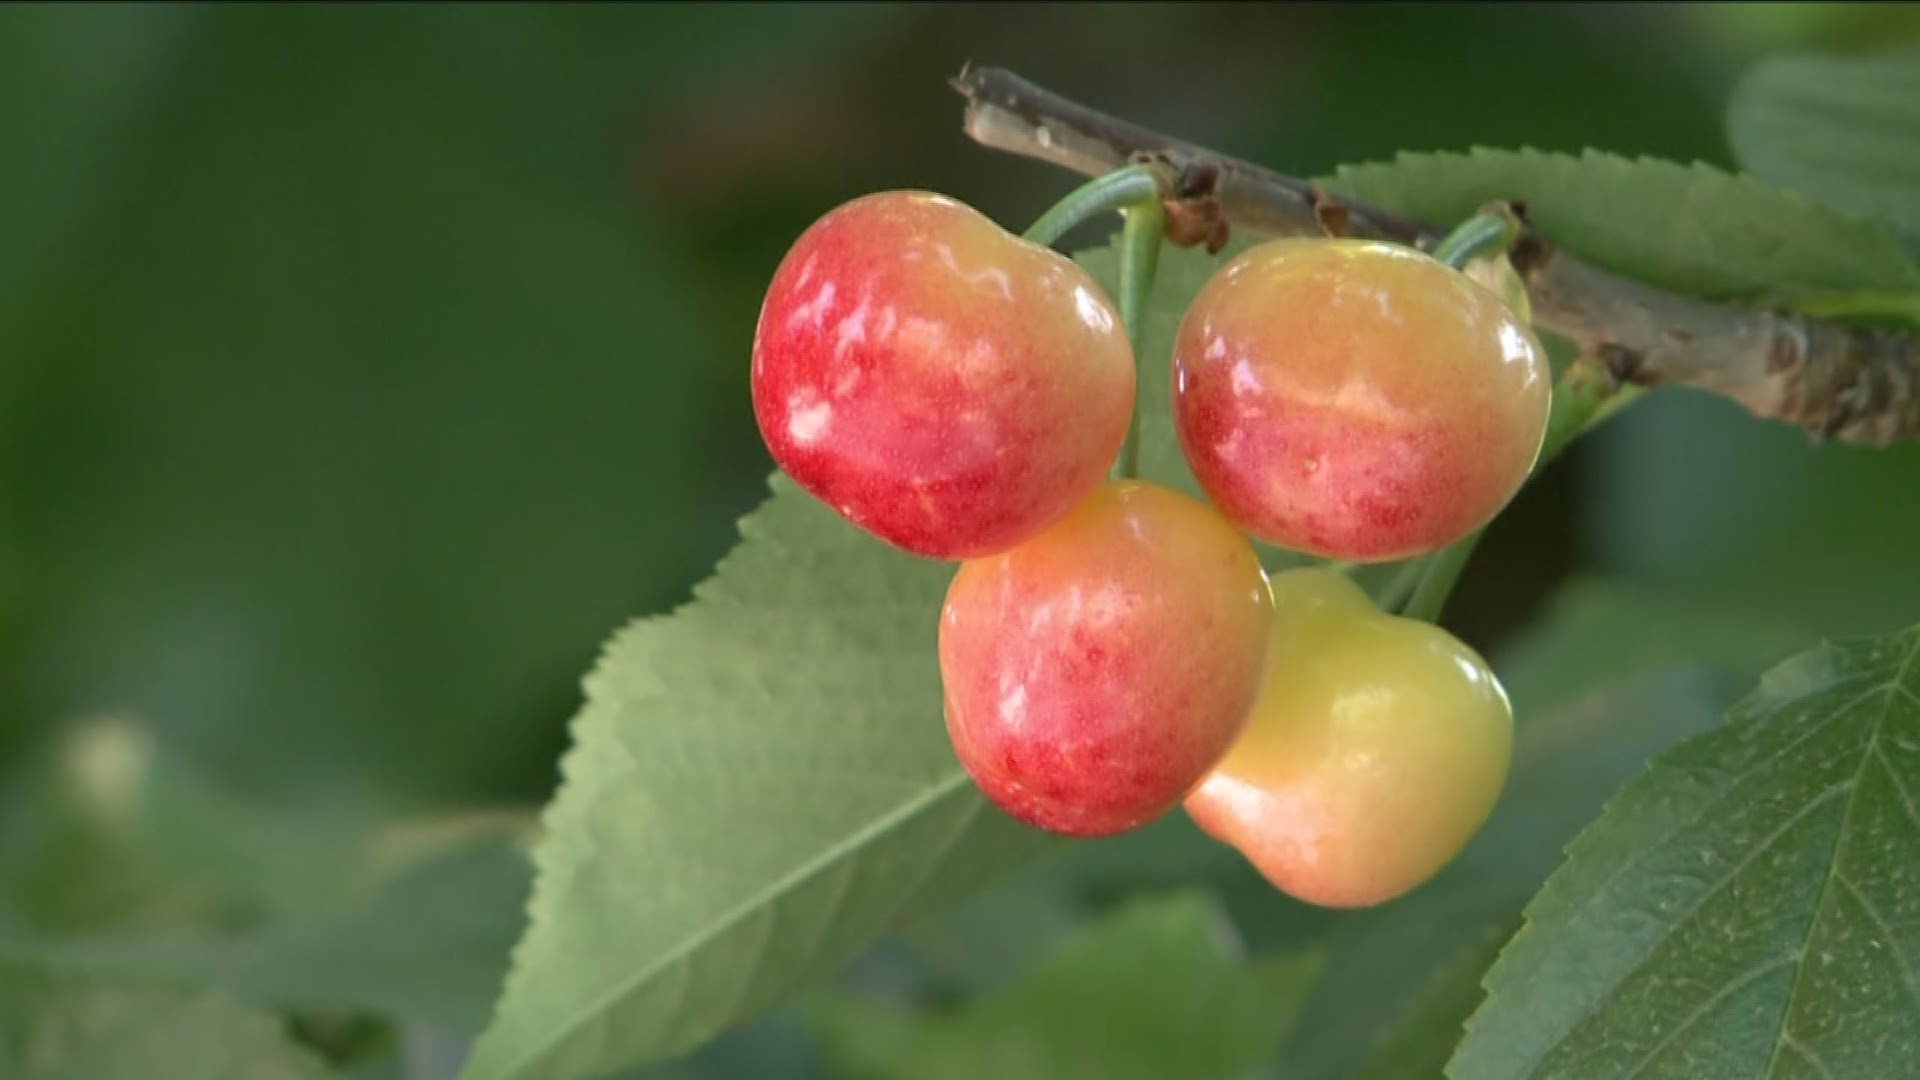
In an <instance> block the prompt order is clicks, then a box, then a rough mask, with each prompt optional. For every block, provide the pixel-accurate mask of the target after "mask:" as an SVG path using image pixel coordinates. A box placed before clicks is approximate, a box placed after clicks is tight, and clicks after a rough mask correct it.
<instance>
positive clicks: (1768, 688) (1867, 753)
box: [1446, 628, 1920, 1080]
mask: <svg viewBox="0 0 1920 1080" xmlns="http://www.w3.org/2000/svg"><path fill="white" fill-rule="evenodd" d="M1894 636H1896V637H1898V636H1905V637H1908V638H1910V639H1912V644H1911V645H1909V646H1908V649H1907V654H1906V656H1905V657H1904V658H1903V659H1902V661H1901V664H1900V666H1899V668H1897V669H1896V670H1895V672H1894V675H1893V677H1892V678H1890V679H1888V680H1887V681H1885V682H1882V683H1877V684H1875V685H1873V686H1871V687H1869V688H1867V689H1866V690H1863V691H1862V692H1861V693H1860V694H1859V695H1858V696H1857V697H1855V698H1853V699H1850V700H1849V702H1848V703H1847V704H1846V705H1844V706H1841V707H1839V708H1836V709H1834V710H1833V711H1832V713H1830V714H1829V715H1828V716H1826V717H1823V718H1821V719H1820V720H1818V721H1816V722H1814V723H1813V724H1811V725H1809V730H1808V731H1806V732H1803V733H1801V734H1800V735H1799V736H1798V737H1796V738H1795V739H1794V740H1793V741H1792V742H1791V743H1789V744H1787V745H1786V746H1784V747H1781V748H1780V749H1779V750H1778V751H1776V752H1775V753H1773V754H1771V755H1769V756H1768V757H1767V758H1766V759H1764V760H1763V761H1761V762H1757V763H1755V764H1754V766H1752V767H1751V768H1750V769H1748V770H1747V772H1748V774H1751V773H1752V772H1753V771H1755V770H1757V769H1759V768H1760V767H1762V766H1764V765H1767V764H1770V763H1772V762H1773V761H1775V760H1778V759H1779V758H1780V757H1781V756H1783V755H1785V754H1788V753H1791V752H1792V751H1793V750H1794V749H1795V748H1796V747H1798V746H1799V745H1800V744H1801V743H1803V742H1804V741H1805V740H1806V739H1808V738H1811V737H1812V736H1813V735H1815V734H1817V733H1818V732H1819V731H1820V730H1823V729H1824V728H1825V726H1826V725H1827V724H1828V723H1830V722H1832V719H1833V718H1834V717H1837V716H1840V715H1842V714H1843V713H1845V712H1846V711H1847V710H1848V709H1851V708H1853V707H1854V706H1855V705H1858V704H1859V703H1860V702H1862V701H1865V700H1867V699H1868V698H1870V697H1872V696H1873V695H1875V694H1879V693H1889V694H1891V693H1895V692H1899V693H1906V694H1908V695H1911V694H1912V691H1910V690H1906V689H1905V687H1904V686H1903V685H1902V682H1903V680H1904V679H1905V678H1906V675H1907V672H1908V670H1909V669H1911V668H1912V667H1913V664H1914V660H1915V659H1916V658H1917V657H1920V628H1916V629H1913V630H1909V631H1907V632H1906V633H1905V634H1904V635H1894ZM1835 646H1836V643H1835V642H1834V641H1832V640H1830V639H1823V640H1821V641H1820V642H1819V643H1817V644H1816V645H1815V646H1814V647H1813V648H1811V649H1808V650H1807V651H1806V652H1804V653H1801V654H1800V655H1798V656H1795V657H1792V658H1790V659H1788V660H1786V661H1783V662H1782V663H1780V664H1778V665H1776V666H1775V667H1774V668H1772V669H1770V670H1768V671H1767V672H1765V673H1764V674H1763V675H1762V676H1761V677H1760V681H1759V685H1758V686H1757V687H1756V688H1755V689H1754V691H1753V692H1752V693H1751V694H1749V695H1748V696H1747V697H1745V698H1743V699H1741V700H1740V701H1739V702H1736V703H1735V704H1734V705H1733V706H1732V707H1730V708H1729V709H1728V710H1727V715H1728V716H1735V715H1739V714H1741V713H1742V712H1743V710H1745V709H1746V708H1747V707H1748V705H1749V704H1751V703H1754V702H1759V701H1763V700H1764V699H1765V698H1766V697H1767V695H1768V694H1769V693H1771V692H1777V690H1778V688H1779V686H1780V684H1781V683H1783V682H1784V681H1785V680H1786V679H1788V678H1790V677H1798V676H1801V675H1803V674H1805V671H1806V669H1809V668H1815V667H1819V666H1821V665H1822V662H1823V661H1825V660H1826V659H1827V658H1828V657H1829V656H1830V655H1831V654H1832V652H1833V650H1834V648H1835ZM1844 681H1845V678H1844V677H1834V678H1831V679H1829V680H1828V681H1827V683H1826V684H1825V685H1824V686H1807V687H1804V688H1802V689H1801V692H1802V693H1813V692H1818V691H1819V690H1824V689H1831V688H1832V687H1833V686H1836V685H1839V684H1840V683H1842V682H1844ZM1884 720H1885V718H1884V716H1883V717H1882V718H1881V719H1880V720H1876V721H1875V722H1874V729H1873V734H1872V735H1871V736H1869V738H1868V746H1867V748H1866V749H1865V750H1863V751H1862V752H1861V764H1860V767H1859V769H1858V770H1856V772H1855V775H1854V778H1853V779H1852V780H1851V781H1848V782H1847V783H1846V784H1837V785H1835V786H1834V787H1833V788H1831V789H1829V790H1828V791H1827V792H1823V793H1822V794H1821V795H1820V796H1818V797H1816V798H1815V799H1814V800H1812V801H1810V802H1809V804H1808V808H1811V807H1812V806H1815V805H1818V804H1820V803H1824V802H1825V801H1826V800H1827V799H1828V798H1830V797H1831V796H1832V795H1833V794H1837V793H1838V792H1840V791H1843V790H1844V791H1853V790H1856V789H1857V788H1858V787H1859V775H1860V773H1861V772H1864V771H1865V768H1866V762H1867V761H1869V760H1871V759H1872V757H1873V756H1874V752H1873V747H1874V744H1875V742H1876V741H1877V740H1878V739H1879V737H1880V728H1881V724H1882V723H1883V722H1884ZM1726 727H1727V725H1726V724H1725V723H1722V724H1721V725H1719V726H1717V727H1715V728H1714V729H1712V730H1710V731H1708V732H1706V733H1705V734H1703V735H1700V736H1697V737H1696V738H1710V737H1712V736H1714V735H1718V734H1720V733H1721V732H1722V731H1724V730H1725V729H1726ZM1688 741H1692V740H1688ZM1680 745H1684V744H1677V745H1676V746H1674V747H1670V748H1668V749H1667V750H1666V751H1664V752H1662V753H1661V754H1659V755H1658V756H1656V757H1655V758H1654V759H1653V760H1651V761H1649V762H1648V763H1647V766H1646V768H1645V769H1643V770H1642V771H1641V773H1640V775H1639V776H1637V777H1635V778H1634V779H1633V780H1631V781H1629V782H1628V783H1626V784H1625V785H1623V786H1622V787H1621V788H1620V790H1619V791H1618V792H1616V793H1615V794H1614V796H1613V797H1612V798H1610V799H1608V800H1607V801H1606V803H1605V805H1604V806H1602V807H1601V810H1600V814H1599V816H1597V817H1596V818H1594V820H1593V821H1591V822H1589V823H1588V824H1587V825H1586V827H1584V828H1582V829H1581V830H1580V831H1579V832H1578V833H1576V834H1575V835H1574V837H1573V839H1572V840H1570V841H1568V843H1567V845H1566V847H1565V848H1563V849H1562V851H1563V857H1562V859H1561V862H1560V866H1558V867H1556V868H1555V869H1554V872H1553V874H1551V875H1549V876H1548V878H1547V882H1546V884H1545V885H1542V886H1541V888H1540V891H1539V892H1538V893H1535V894H1534V898H1533V899H1532V900H1531V901H1529V902H1528V903H1527V906H1526V908H1525V909H1524V910H1523V911H1522V912H1521V916H1520V919H1521V924H1520V929H1519V930H1517V931H1515V932H1514V935H1513V937H1512V938H1510V939H1508V941H1507V943H1506V944H1505V945H1504V946H1502V947H1501V949H1500V952H1499V954H1498V955H1497V956H1495V957H1494V960H1493V963H1492V964H1490V965H1488V967H1487V970H1486V972H1485V974H1483V975H1482V976H1481V979H1480V989H1481V990H1482V991H1484V992H1485V995H1486V996H1485V998H1484V999H1483V1000H1482V1001H1481V1003H1480V1006H1479V1007H1478V1008H1476V1009H1475V1010H1474V1012H1473V1014H1472V1015H1471V1016H1469V1017H1468V1018H1467V1022H1466V1024H1465V1025H1463V1026H1462V1028H1461V1033H1462V1037H1461V1041H1460V1044H1459V1046H1456V1048H1455V1051H1454V1057H1453V1058H1452V1059H1449V1061H1448V1063H1447V1068H1446V1075H1447V1077H1448V1078H1449V1080H1465V1078H1462V1077H1459V1076H1457V1075H1456V1074H1455V1072H1454V1065H1455V1063H1456V1062H1457V1061H1458V1058H1459V1048H1460V1046H1464V1045H1465V1044H1466V1041H1467V1037H1468V1036H1470V1035H1471V1034H1472V1033H1473V1032H1474V1031H1475V1030H1476V1028H1478V1027H1479V1024H1478V1020H1479V1019H1480V1016H1481V1014H1482V1013H1483V1012H1485V1011H1486V1010H1487V1009H1488V1008H1490V1007H1491V1006H1492V1005H1493V1004H1494V1003H1495V1002H1496V1001H1497V1000H1500V999H1502V998H1504V996H1505V995H1502V994H1501V993H1499V992H1498V991H1497V990H1496V989H1495V988H1494V986H1493V985H1492V981H1493V976H1494V974H1495V973H1496V972H1497V971H1499V970H1500V968H1501V966H1502V964H1504V963H1505V962H1506V960H1507V957H1508V954H1509V953H1510V952H1512V951H1513V950H1514V949H1515V948H1516V947H1518V946H1520V945H1522V944H1523V942H1525V941H1530V940H1531V938H1532V935H1533V933H1534V929H1535V927H1534V910H1535V908H1536V906H1537V905H1538V904H1539V903H1540V901H1541V900H1542V898H1544V897H1545V896H1546V895H1547V893H1548V891H1549V890H1551V889H1552V888H1553V884H1554V879H1555V878H1556V877H1558V876H1559V874H1560V872H1561V871H1562V870H1564V869H1565V868H1566V866H1567V865H1568V864H1569V863H1571V862H1572V861H1573V860H1574V859H1576V858H1578V857H1579V856H1580V855H1581V853H1582V849H1583V841H1584V840H1585V838H1586V837H1587V836H1588V835H1589V834H1590V833H1591V832H1592V831H1593V830H1594V829H1596V828H1597V827H1599V825H1600V824H1601V823H1602V822H1604V821H1606V820H1607V819H1608V818H1610V817H1612V816H1613V815H1614V813H1615V811H1616V810H1617V809H1618V807H1619V804H1620V803H1621V802H1622V801H1624V800H1626V799H1629V798H1632V797H1634V796H1635V795H1637V793H1638V792H1639V791H1641V790H1642V789H1644V788H1645V787H1646V786H1647V785H1649V784H1650V783H1652V782H1653V779H1654V777H1655V776H1656V775H1657V774H1659V773H1660V772H1661V771H1662V770H1663V769H1664V768H1665V767H1666V764H1665V763H1666V758H1667V757H1668V756H1669V755H1671V754H1672V753H1674V752H1675V751H1676V750H1677V749H1679V746H1680ZM1729 786H1732V784H1731V783H1730V784H1729ZM1902 792H1903V794H1904V789H1902ZM1907 801H1908V802H1909V803H1910V802H1911V800H1907ZM1908 808H1909V810H1912V806H1911V805H1909V807H1908ZM1852 809H1853V802H1852V800H1851V799H1849V801H1848V805H1847V814H1848V815H1851V813H1852ZM1806 813H1807V808H1803V810H1802V812H1801V813H1799V814H1795V815H1794V816H1793V818H1792V819H1790V820H1789V821H1788V822H1787V823H1786V825H1784V826H1783V827H1782V830H1776V831H1783V830H1784V828H1785V827H1786V826H1790V825H1792V824H1795V823H1797V822H1798V821H1799V820H1801V819H1802V818H1803V817H1804V816H1805V814H1806ZM1691 820H1692V819H1690V821H1691ZM1845 820H1846V819H1845V818H1844V817H1843V819H1842V825H1841V828H1840V830H1839V831H1838V832H1836V836H1844V835H1845ZM1689 823H1690V822H1689ZM1682 824H1686V823H1682ZM1837 844H1838V841H1837V840H1836V850H1835V852H1834V858H1837V857H1838V849H1837ZM1655 846H1657V845H1655V844H1646V845H1643V846H1642V848H1641V849H1640V851H1638V852H1636V853H1635V854H1634V855H1633V856H1632V857H1631V858H1629V859H1628V860H1627V861H1626V862H1625V863H1623V864H1622V865H1621V866H1620V867H1618V868H1617V869H1616V870H1615V871H1614V873H1613V874H1612V875H1610V876H1609V878H1608V880H1609V881H1611V880H1612V879H1613V878H1617V877H1618V876H1619V875H1620V874H1621V873H1624V872H1625V871H1626V870H1627V869H1628V868H1630V867H1632V866H1633V865H1635V864H1637V863H1638V861H1639V859H1640V858H1641V856H1642V855H1643V854H1645V853H1646V852H1647V851H1650V850H1652V849H1653V848H1654V847H1655ZM1767 846H1768V842H1767V841H1763V842H1761V843H1760V844H1757V845H1755V851H1756V852H1759V851H1764V850H1765V849H1766V847H1767ZM1751 861H1752V857H1751V856H1750V857H1749V858H1748V859H1747V860H1743V862H1742V863H1741V864H1740V866H1739V867H1736V868H1735V869H1734V870H1733V871H1732V872H1733V873H1737V872H1738V870H1739V869H1740V868H1744V866H1745V865H1746V864H1747V863H1749V862H1751ZM1832 861H1833V859H1829V866H1828V878H1827V881H1826V882H1823V883H1822V886H1821V890H1820V893H1819V895H1818V896H1816V898H1815V900H1814V903H1813V905H1812V912H1813V914H1812V916H1811V918H1813V919H1817V918H1818V917H1819V912H1820V910H1821V907H1822V905H1823V904H1824V902H1825V900H1826V889H1827V887H1828V886H1829V885H1830V884H1831V882H1832V876H1833V873H1834V871H1833V867H1832V865H1831V863H1832ZM1604 887H1605V883H1602V886H1601V887H1600V888H1597V889H1595V890H1594V892H1595V893H1596V894H1597V893H1599V892H1600V891H1603V890H1604ZM1717 889H1718V886H1716V887H1715V889H1714V890H1710V891H1708V892H1707V893H1705V894H1703V895H1704V896H1706V897H1710V896H1711V895H1712V893H1713V892H1715V891H1717ZM1702 902H1703V903H1704V900H1703V901H1702ZM1682 917H1684V915H1683V916H1682ZM1672 921H1673V922H1675V923H1677V922H1679V921H1680V919H1679V918H1676V919H1674V920H1672ZM1657 940H1659V941H1664V940H1665V937H1664V936H1662V937H1661V938H1659V939H1657ZM1800 959H1801V954H1800V952H1799V951H1798V950H1796V951H1795V952H1793V953H1791V954H1789V955H1788V956H1786V957H1782V958H1778V959H1777V960H1776V961H1772V962H1769V964H1768V965H1767V967H1768V968H1769V969H1771V967H1773V966H1777V964H1778V963H1782V962H1797V961H1799V960H1800ZM1638 963H1639V962H1636V963H1635V964H1633V965H1629V966H1628V968H1626V969H1625V970H1624V971H1623V972H1622V973H1621V975H1620V977H1619V978H1617V979H1615V980H1614V981H1613V983H1612V984H1611V986H1610V987H1609V989H1608V991H1607V992H1610V991H1611V990H1613V989H1617V988H1618V986H1619V984H1620V983H1621V982H1622V981H1624V980H1625V979H1626V977H1627V976H1628V975H1630V974H1631V973H1632V972H1633V971H1635V970H1637V969H1638ZM1753 977H1756V976H1755V973H1753V972H1749V973H1748V974H1747V976H1744V978H1749V979H1750V978H1753ZM1798 987H1799V974H1798V973H1797V972H1796V974H1795V977H1794V991H1790V992H1789V994H1788V999H1787V1003H1786V1005H1785V1006H1783V1007H1782V1009H1781V1012H1780V1022H1781V1030H1782V1033H1784V1027H1785V1024H1786V1019H1787V1017H1788V1016H1789V1015H1791V1012H1792V1006H1793V992H1795V991H1797V990H1798ZM1578 1022H1579V1021H1578V1019H1577V1018H1576V1019H1575V1021H1574V1024H1573V1026H1577V1025H1578ZM1573 1026H1570V1027H1568V1028H1567V1030H1565V1031H1562V1032H1560V1033H1559V1034H1558V1037H1556V1038H1555V1040H1554V1041H1553V1042H1551V1043H1549V1044H1547V1045H1546V1046H1545V1047H1543V1049H1542V1056H1545V1055H1546V1054H1550V1053H1551V1052H1552V1050H1553V1048H1554V1047H1557V1046H1559V1045H1560V1043H1561V1042H1563V1041H1564V1040H1565V1038H1566V1036H1567V1035H1568V1034H1569V1033H1570V1032H1571V1031H1572V1030H1573ZM1684 1026H1685V1025H1684V1024H1683V1025H1679V1026H1677V1027H1676V1029H1675V1033H1677V1032H1678V1031H1679V1030H1684ZM1673 1037H1674V1033H1670V1034H1669V1036H1668V1039H1667V1040H1666V1041H1663V1043H1662V1044H1661V1045H1662V1046H1665V1045H1666V1044H1667V1043H1668V1042H1671V1040H1672V1038H1673ZM1782 1037H1783V1034H1782V1035H1776V1037H1775V1039H1774V1053H1775V1054H1777V1053H1778V1051H1779V1046H1780V1043H1781V1039H1782ZM1535 1063H1536V1064H1537V1063H1538V1059H1536V1062H1535ZM1769 1069H1771V1060H1770V1061H1769ZM1763 1075H1764V1074H1763Z"/></svg>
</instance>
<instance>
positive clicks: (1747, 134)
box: [1727, 46, 1920, 244]
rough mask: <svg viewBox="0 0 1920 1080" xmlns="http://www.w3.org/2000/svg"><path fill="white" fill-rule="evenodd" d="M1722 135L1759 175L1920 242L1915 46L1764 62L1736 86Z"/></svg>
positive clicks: (1919, 69)
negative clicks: (1725, 133)
mask: <svg viewBox="0 0 1920 1080" xmlns="http://www.w3.org/2000/svg"><path fill="white" fill-rule="evenodd" d="M1727 137H1728V140H1729V141H1730V142H1731V143H1732V144H1733V153H1734V156H1735V157H1737V158H1738V159H1739V160H1740V163H1741V164H1742V165H1744V166H1745V167H1747V168H1748V169H1751V170H1753V171H1754V172H1755V173H1757V174H1759V175H1760V176H1763V177H1766V178H1767V179H1768V180H1771V181H1773V182H1774V183H1777V184H1780V185H1782V186H1784V187H1789V188H1792V189H1794V190H1795V191H1800V192H1804V193H1806V194H1807V195H1809V196H1811V197H1813V198H1815V199H1819V200H1820V201H1822V202H1824V203H1826V204H1828V205H1830V206H1834V207H1838V208H1839V209H1841V210H1845V211H1848V212H1850V213H1854V214H1860V215H1862V216H1865V217H1875V218H1879V219H1881V220H1882V221H1885V222H1888V223H1889V224H1891V225H1893V226H1894V227H1895V228H1897V229H1900V230H1901V231H1902V232H1903V233H1905V235H1906V236H1907V237H1908V239H1909V240H1910V241H1912V242H1913V243H1915V244H1920V47H1913V46H1908V47H1905V48H1901V49H1894V50H1888V51H1883V52H1878V53H1868V54H1865V55H1859V56H1845V57H1842V56H1779V57H1774V58H1772V59H1769V60H1765V61H1763V62H1761V63H1759V64H1757V65H1755V66H1754V67H1753V69H1752V70H1750V71H1748V72H1747V74H1746V76H1745V77H1744V78H1742V79H1741V80H1740V83H1739V85H1738V86H1736V87H1735V88H1734V91H1733V99H1732V101H1731V102H1730V103H1729V105H1728V108H1727Z"/></svg>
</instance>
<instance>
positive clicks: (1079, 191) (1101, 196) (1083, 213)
mask: <svg viewBox="0 0 1920 1080" xmlns="http://www.w3.org/2000/svg"><path fill="white" fill-rule="evenodd" d="M1159 201H1160V178H1159V177H1158V176H1157V175H1156V174H1155V173H1154V171H1153V170H1152V169H1150V168H1148V167H1147V166H1145V165H1129V166H1127V167H1126V168H1124V169H1115V170H1114V171H1113V172H1110V173H1107V174H1106V175H1105V176H1096V177H1094V178H1093V179H1092V180H1089V181H1087V182H1086V183H1084V184H1082V185H1080V186H1079V187H1077V188H1074V189H1073V190H1072V191H1070V192H1068V193H1067V196H1066V198H1064V199H1061V200H1060V201H1059V202H1057V203H1054V204H1053V207H1052V208H1051V209H1049V210H1048V211H1047V212H1046V213H1044V214H1041V215H1040V219H1039V220H1038V221H1035V222H1034V223H1033V225H1032V227H1030V228H1028V229H1027V231H1026V232H1025V233H1023V234H1022V235H1023V236H1025V237H1026V239H1028V240H1030V241H1032V242H1033V243H1036V244H1041V245H1044V246H1046V247H1052V246H1053V245H1054V244H1055V243H1057V242H1058V241H1059V239H1060V238H1061V237H1062V236H1065V235H1066V234H1067V233H1068V232H1069V231H1071V230H1072V229H1073V227H1074V226H1075V225H1078V224H1080V223H1081V222H1084V221H1090V220H1092V219H1094V218H1096V217H1099V216H1100V215H1101V214H1106V213H1111V212H1114V211H1118V210H1126V209H1129V208H1132V207H1135V206H1139V205H1142V204H1144V203H1148V202H1153V203H1158V202H1159Z"/></svg>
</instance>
